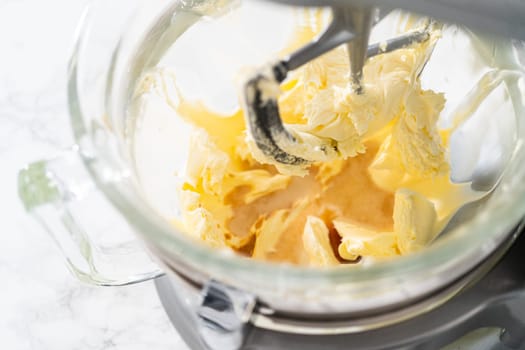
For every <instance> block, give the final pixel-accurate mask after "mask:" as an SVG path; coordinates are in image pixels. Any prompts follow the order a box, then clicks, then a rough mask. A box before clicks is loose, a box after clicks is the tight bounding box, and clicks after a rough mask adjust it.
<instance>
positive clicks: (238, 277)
mask: <svg viewBox="0 0 525 350" xmlns="http://www.w3.org/2000/svg"><path fill="white" fill-rule="evenodd" d="M391 16H394V17H395V16H400V15H399V14H393V15H391ZM298 18H299V17H298V16H297V10H296V9H292V8H288V7H280V6H278V5H274V4H267V3H262V2H261V3H259V2H252V1H244V2H240V1H230V0H209V1H205V0H193V1H168V0H148V1H146V0H115V1H109V2H108V1H94V2H92V4H91V5H90V7H89V9H88V10H87V11H86V13H85V15H84V17H83V19H82V21H81V25H80V27H79V30H78V35H77V39H76V42H75V45H74V49H73V53H72V55H71V61H70V66H69V71H68V74H69V76H68V78H69V80H68V86H67V92H68V97H69V109H70V119H71V125H72V130H73V133H74V136H75V139H76V145H75V146H74V147H72V148H71V149H70V150H67V151H65V152H64V154H63V155H60V156H59V157H57V158H55V159H52V160H48V161H42V162H37V163H34V164H31V165H29V166H28V167H27V168H26V169H24V170H23V171H21V173H20V176H19V186H20V187H19V189H20V197H21V199H22V201H23V202H24V204H25V206H26V208H27V209H28V211H30V212H31V213H33V214H34V215H35V216H36V217H37V218H38V219H39V220H40V221H41V223H42V224H43V225H44V226H45V227H46V228H47V230H48V232H50V233H51V234H52V237H53V238H54V240H55V241H56V242H57V244H58V245H59V247H60V248H61V249H62V251H63V253H64V254H65V256H66V258H67V262H68V266H69V267H70V269H71V270H72V271H73V272H74V273H75V274H76V275H77V276H78V277H79V278H81V279H82V280H84V281H87V282H90V283H94V284H99V285H122V284H128V283H134V282H138V281H142V280H146V279H150V278H154V277H156V276H159V275H160V274H162V273H164V272H176V273H177V274H179V275H182V276H184V277H185V278H186V279H187V280H189V281H191V282H192V283H193V284H195V285H203V284H205V283H206V281H208V280H210V279H214V280H216V281H219V282H221V283H224V284H227V285H229V286H233V287H235V288H238V289H241V290H244V291H247V292H248V293H253V294H254V295H255V296H256V297H257V298H258V300H260V302H261V303H263V304H265V305H268V306H269V307H271V308H272V309H273V310H274V311H275V312H276V313H278V314H282V315H285V316H286V315H292V316H297V315H298V316H300V317H303V318H309V317H311V318H316V319H319V318H335V319H337V318H340V317H348V316H349V315H351V316H359V315H363V314H367V315H374V314H380V313H382V312H384V311H385V310H397V309H399V308H402V307H405V306H407V305H410V304H414V303H416V302H418V301H419V300H422V299H424V298H425V297H427V296H429V295H431V294H433V293H437V292H438V291H442V290H444V289H446V288H447V286H450V285H451V284H453V282H456V281H458V280H461V279H462V278H464V276H466V275H468V274H469V272H471V271H472V270H473V269H475V268H476V266H478V265H480V264H481V263H482V262H483V261H485V260H487V259H488V258H489V257H490V256H491V255H493V252H494V251H496V249H497V248H498V247H502V246H504V245H507V244H510V243H511V241H512V234H511V229H512V228H513V227H514V226H515V225H516V224H517V222H518V221H519V220H520V219H521V218H522V217H523V215H524V214H525V167H524V166H523V164H525V159H524V158H525V151H524V150H523V140H524V137H525V129H524V120H525V109H524V106H525V101H524V96H525V94H524V93H525V80H524V69H523V67H524V66H523V59H524V57H525V47H524V45H523V43H521V42H514V41H511V40H507V39H495V38H490V37H486V36H482V35H479V34H475V33H471V32H470V31H468V30H465V29H461V28H459V27H456V26H448V27H447V28H446V29H445V30H444V34H443V39H442V41H441V42H440V43H439V44H438V46H437V47H436V49H435V52H434V54H433V56H432V59H431V61H430V62H429V63H428V64H427V66H426V67H425V71H424V73H423V76H422V79H423V84H424V85H425V86H426V87H428V88H432V89H434V90H436V91H441V92H444V93H445V96H446V98H447V105H446V107H445V110H444V111H443V118H442V120H441V121H440V122H441V123H442V124H443V125H447V123H449V124H450V123H451V122H452V119H451V116H454V115H457V113H459V112H461V108H463V107H465V106H462V104H461V103H462V101H464V97H465V96H466V95H467V94H468V93H469V91H471V89H472V88H473V87H475V86H477V85H479V84H480V82H482V83H483V82H484V83H487V84H488V85H490V86H492V87H493V89H492V90H490V91H489V92H488V93H487V94H486V96H485V95H484V96H479V97H480V98H479V102H480V106H479V107H480V108H478V109H477V111H476V113H475V114H474V116H473V117H472V118H471V119H470V120H469V121H468V122H466V123H465V127H464V128H462V129H460V130H458V132H457V133H456V135H455V136H453V137H452V143H451V144H452V146H451V162H452V168H453V175H454V176H456V177H457V178H458V179H460V180H461V179H465V178H468V174H469V172H470V173H472V172H473V171H479V169H477V168H476V164H477V163H476V159H479V158H483V157H489V158H490V157H492V158H491V159H496V160H497V161H500V162H504V164H505V166H504V171H503V172H502V173H501V174H498V176H501V178H500V180H499V185H498V186H497V188H496V189H495V190H494V191H493V192H492V193H491V195H490V196H488V197H487V198H486V199H485V200H483V201H481V202H477V203H476V204H475V205H472V206H471V207H470V210H469V211H468V212H466V213H465V214H464V215H463V216H462V220H455V221H456V222H455V224H454V225H453V227H451V228H450V229H449V230H448V231H447V233H446V234H444V235H443V236H442V237H440V238H439V239H437V240H436V241H435V242H434V243H433V244H432V245H431V246H429V247H428V248H426V249H425V250H423V251H421V252H419V253H415V254H411V255H409V256H404V257H401V258H398V259H394V260H390V261H386V262H377V263H374V264H363V265H356V266H342V267H337V268H325V269H316V268H306V267H297V266H291V265H285V264H273V263H265V262H261V261H255V260H251V259H248V258H245V257H242V256H238V255H236V254H234V253H232V252H225V251H220V250H213V249H211V248H209V247H207V246H205V245H204V244H201V243H200V242H195V241H194V240H193V239H191V238H189V236H188V235H186V234H184V233H182V232H180V231H179V230H177V229H176V227H175V226H174V225H172V224H171V223H170V220H171V219H172V218H173V217H175V216H177V215H178V210H179V208H178V202H177V201H178V199H177V197H176V186H177V181H178V179H177V176H175V175H174V174H175V173H177V172H182V171H183V167H184V162H185V159H186V157H187V151H188V149H187V148H188V145H189V144H188V142H187V140H188V130H189V127H188V125H186V124H184V122H183V121H182V120H181V118H177V116H176V114H175V112H173V111H172V110H171V109H169V108H168V107H169V106H167V104H166V103H165V101H164V100H162V99H158V100H157V101H156V102H154V103H153V102H152V103H150V102H151V101H152V100H151V99H155V98H157V97H155V96H146V97H144V98H142V99H141V102H140V103H139V102H138V99H137V94H136V91H137V87H138V86H139V84H141V83H143V77H144V74H145V73H147V72H154V73H155V74H161V73H162V72H164V71H165V70H166V69H167V68H169V69H170V70H171V71H173V72H175V74H177V76H178V78H180V81H181V84H182V85H184V89H186V91H187V93H188V96H190V97H192V98H199V99H201V100H203V101H204V102H205V103H209V104H210V105H211V106H214V107H216V108H217V109H219V110H222V111H231V110H232V109H235V108H236V107H237V98H236V96H237V92H236V90H235V85H234V82H233V77H232V75H234V73H235V72H236V70H237V69H239V68H240V67H241V66H242V65H245V64H246V63H248V64H249V65H256V64H259V63H264V62H267V61H268V60H270V59H272V58H275V57H276V56H277V55H282V54H283V52H282V49H283V47H284V45H285V43H286V40H287V37H288V35H291V33H292V28H293V26H294V25H296V24H297V23H298V22H297V20H298ZM301 18H302V19H301V20H302V21H303V25H304V24H305V23H304V21H306V22H308V20H305V19H304V17H301ZM269 23H271V25H269ZM392 23H394V22H390V24H388V23H387V24H384V25H383V24H380V25H379V27H378V28H379V29H376V32H375V34H374V35H375V36H376V37H377V38H379V37H381V35H384V34H389V35H393V34H395V31H396V29H395V28H396V27H395V26H393V25H391V24H392ZM306 24H308V23H306ZM483 79H484V80H483ZM145 101H150V102H147V103H146V102H145ZM458 111H459V112H458ZM458 154H459V155H461V156H458ZM135 237H139V238H140V239H139V240H138V242H137V241H135ZM147 252H148V253H147ZM158 266H160V268H159V267H158ZM467 283H468V281H466V282H465V283H462V284H461V285H459V286H457V288H454V289H453V290H450V291H449V292H448V293H447V294H446V295H447V296H446V297H444V298H443V300H440V301H439V302H436V303H435V305H437V304H439V303H440V302H443V301H444V299H446V298H447V297H450V296H452V295H453V294H454V293H456V292H458V291H459V290H460V289H461V288H462V287H464V286H465V284H467ZM435 305H430V306H429V307H432V306H435ZM427 309H428V308H427Z"/></svg>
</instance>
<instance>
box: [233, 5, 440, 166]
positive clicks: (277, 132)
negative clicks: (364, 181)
mask: <svg viewBox="0 0 525 350" xmlns="http://www.w3.org/2000/svg"><path fill="white" fill-rule="evenodd" d="M332 14H333V19H332V22H331V23H330V25H329V26H328V27H327V29H326V30H325V31H324V32H323V33H322V34H321V35H320V36H319V38H317V39H316V40H315V41H313V42H311V43H309V44H308V45H306V46H304V47H302V48H300V49H299V50H297V51H296V52H294V53H292V54H291V55H290V56H288V57H286V58H284V59H283V60H280V61H278V62H277V63H275V64H273V65H271V66H270V67H269V69H268V67H267V68H266V69H263V70H261V71H258V72H256V73H255V74H254V76H253V77H252V78H250V79H249V80H248V81H247V82H246V84H245V86H244V96H243V97H244V105H245V110H246V116H247V121H248V126H249V131H250V133H251V136H252V137H253V140H254V141H255V144H256V145H257V147H258V148H259V149H260V150H261V151H262V152H263V154H264V155H266V156H267V157H271V158H273V159H275V160H276V161H277V162H279V163H283V164H288V165H303V164H307V163H309V162H312V161H315V159H304V158H302V157H299V156H296V155H293V154H290V153H288V152H287V151H285V149H287V148H290V146H292V144H293V143H295V142H297V141H296V140H295V138H294V137H293V136H292V135H291V134H290V132H288V131H287V130H286V128H285V127H284V125H283V122H282V119H281V116H280V114H279V107H278V103H277V96H276V95H275V94H272V93H271V90H272V87H275V86H278V84H279V83H281V82H282V81H283V80H284V79H285V78H286V76H287V74H288V72H290V71H292V70H294V69H297V68H299V67H300V66H302V65H303V64H305V63H307V62H309V61H311V60H313V59H315V58H316V57H319V56H321V55H322V54H324V53H326V52H328V51H330V50H332V49H334V48H336V47H338V46H340V45H342V44H346V45H347V47H348V54H349V64H350V84H351V86H352V89H353V91H354V92H355V93H356V94H361V93H363V92H364V91H363V87H362V86H361V79H362V75H363V66H364V64H365V61H366V59H367V58H369V57H373V56H376V55H379V54H383V53H388V52H391V51H393V50H397V49H400V48H404V47H408V46H410V45H412V44H415V43H421V42H423V41H426V40H428V38H429V37H430V33H429V32H428V31H427V30H420V31H413V32H410V33H407V34H405V35H402V36H399V37H396V38H394V39H390V40H388V41H385V42H381V43H376V44H373V45H368V37H369V34H370V29H371V27H372V24H373V22H374V19H375V18H376V17H377V12H376V11H375V10H373V9H370V8H356V9H353V8H333V9H332ZM325 147H330V145H326V146H325ZM325 150H326V151H329V150H328V149H325ZM332 151H337V150H332Z"/></svg>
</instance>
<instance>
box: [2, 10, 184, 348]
mask: <svg viewBox="0 0 525 350" xmlns="http://www.w3.org/2000/svg"><path fill="white" fill-rule="evenodd" d="M87 2H88V1H87V0H46V1H38V0H0V43H1V49H0V52H1V54H0V161H1V163H0V164H1V166H0V213H2V214H0V218H1V220H2V230H1V233H0V279H1V280H2V284H3V286H2V288H1V289H0V314H1V315H2V317H0V348H2V349H10V350H30V349H31V350H33V349H34V350H47V349H49V350H91V349H97V350H110V349H126V350H142V349H155V350H165V349H166V350H167V349H187V347H186V346H185V345H184V344H183V342H182V340H181V338H180V336H179V335H178V334H177V333H176V331H175V330H174V329H173V328H172V326H171V324H170V323H169V320H168V318H167V316H166V315H165V314H164V311H163V309H162V307H161V305H160V301H159V300H158V298H157V295H156V292H155V289H154V286H153V284H152V283H151V282H147V283H143V284H139V285H134V286H127V287H117V288H108V287H106V288H104V287H92V286H88V285H85V284H82V283H80V282H78V281H77V280H76V279H75V278H74V277H73V276H72V275H71V274H70V273H69V272H68V270H67V268H66V266H65V264H64V262H63V260H62V257H61V256H60V253H59V251H58V250H57V249H56V248H55V246H54V245H53V244H52V242H51V240H50V239H49V237H48V236H47V235H46V233H45V232H43V231H42V230H41V229H40V228H39V227H38V226H37V225H36V223H34V222H33V221H31V220H30V218H29V217H28V216H27V215H26V214H25V212H24V209H23V207H22V205H21V204H20V202H19V201H18V199H17V187H16V177H17V172H18V170H19V169H20V168H22V167H23V166H24V165H25V164H27V163H29V162H32V161H35V160H38V159H42V158H49V157H51V156H53V155H54V154H56V153H57V152H59V151H60V150H61V149H63V148H65V147H68V146H69V145H71V143H72V137H71V133H70V128H69V123H68V117H67V106H66V90H65V86H66V64H67V58H68V53H69V49H70V45H71V41H72V36H73V33H74V29H75V25H76V22H77V20H78V18H79V16H80V14H81V11H82V9H83V7H84V6H85V5H86V4H87Z"/></svg>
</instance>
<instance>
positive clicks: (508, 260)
mask: <svg viewBox="0 0 525 350" xmlns="http://www.w3.org/2000/svg"><path fill="white" fill-rule="evenodd" d="M519 230H523V227H522V225H520V227H519V229H517V230H516V233H515V236H517V237H518V238H517V239H516V241H515V242H514V244H513V245H512V246H511V248H510V249H509V250H508V251H507V252H506V254H505V255H504V257H503V258H502V259H501V260H500V261H499V262H498V263H497V265H496V266H495V267H494V268H492V269H491V270H490V271H489V272H488V273H486V274H484V275H483V277H482V278H481V279H480V280H479V281H478V282H477V283H475V284H473V285H472V286H471V287H470V288H468V289H467V290H465V291H463V292H462V293H461V294H459V295H457V296H456V297H454V298H452V299H451V300H450V301H448V302H446V303H445V304H443V305H442V306H440V307H438V308H436V309H434V310H432V311H430V312H427V313H424V314H422V315H420V316H417V317H414V318H412V319H409V320H408V321H404V322H401V323H397V324H395V325H391V326H387V327H382V328H378V329H375V330H371V331H365V332H360V333H351V334H338V335H302V334H289V333H284V332H277V331H271V330H267V329H261V328H258V327H255V326H253V325H251V324H250V323H249V322H248V323H247V325H246V327H244V328H242V331H239V332H234V333H235V334H236V335H237V336H238V338H237V339H235V338H232V334H230V335H229V336H228V337H225V338H221V337H220V336H217V334H221V332H224V333H228V330H229V329H230V328H231V329H236V324H235V320H229V322H228V320H227V319H226V321H225V324H216V325H214V324H211V328H210V323H209V322H208V323H207V325H206V326H207V328H206V327H205V329H208V330H209V331H210V334H206V330H204V334H203V325H202V314H200V315H199V316H197V312H196V311H195V310H196V309H195V305H194V304H192V302H191V300H192V299H193V300H195V295H193V296H191V295H190V294H191V293H193V294H195V290H191V288H188V286H187V285H186V286H185V284H186V283H185V282H184V281H182V280H181V279H179V278H178V277H176V276H164V277H161V278H158V279H157V280H156V282H155V283H156V287H157V291H158V294H159V297H160V299H161V301H162V304H163V305H164V308H165V310H166V312H167V314H168V316H169V318H170V319H171V321H172V323H173V325H174V326H175V328H176V329H177V330H178V331H179V333H180V335H181V336H182V338H183V339H184V340H185V341H186V343H187V344H188V346H189V347H190V348H191V349H193V350H204V349H211V348H213V349H233V348H236V347H237V348H240V349H252V350H262V349H287V350H293V349H301V350H318V349H366V350H379V349H407V350H409V349H410V350H415V349H417V350H423V349H440V348H442V347H444V346H446V345H448V344H451V343H453V342H454V341H456V340H457V339H458V338H461V337H462V336H464V335H465V334H467V333H469V332H471V331H473V330H477V329H480V328H484V327H494V328H497V329H500V330H501V331H498V333H497V334H496V335H495V336H494V335H492V340H490V339H491V338H487V339H488V340H487V341H485V342H484V343H478V345H476V346H475V347H471V348H472V349H480V350H485V349H487V350H488V349H492V350H496V349H523V350H525V257H524V253H525V235H519V233H520V232H519ZM518 235H519V236H518ZM503 249H504V248H503ZM485 269H486V267H485ZM479 270H483V266H480V267H479V268H478V272H479ZM472 273H476V271H473V272H472ZM207 292H208V294H204V295H202V296H201V297H200V300H204V301H206V298H208V299H209V300H208V301H210V300H211V304H212V308H218V309H220V308H221V307H223V308H224V307H228V305H224V304H221V298H220V295H219V297H218V298H216V297H215V295H217V294H214V291H210V290H208V291H207ZM201 307H202V306H201ZM228 327H230V328H228ZM203 339H206V341H204V340H203ZM221 341H225V342H224V343H221ZM207 344H208V345H207ZM236 344H237V345H236ZM480 344H483V345H480ZM209 345H211V346H209ZM460 348H461V349H466V348H465V347H452V349H460Z"/></svg>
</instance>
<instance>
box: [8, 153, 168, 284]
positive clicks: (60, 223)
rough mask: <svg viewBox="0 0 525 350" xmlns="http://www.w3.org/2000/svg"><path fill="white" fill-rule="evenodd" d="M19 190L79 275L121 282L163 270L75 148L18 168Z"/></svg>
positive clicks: (149, 276)
mask: <svg viewBox="0 0 525 350" xmlns="http://www.w3.org/2000/svg"><path fill="white" fill-rule="evenodd" d="M18 194H19V197H20V199H21V201H22V203H23V204H24V206H25V208H26V210H27V212H28V213H30V214H31V215H32V216H33V217H34V218H35V219H36V220H37V222H38V223H39V224H40V225H41V226H42V227H43V228H44V229H45V231H47V232H48V233H49V235H50V236H51V238H52V239H53V241H54V242H55V244H56V245H57V246H58V248H59V249H60V250H61V252H62V254H63V255H64V257H65V258H66V262H67V266H68V267H69V269H70V270H71V271H72V272H73V274H74V275H75V276H76V277H77V278H78V279H80V280H82V281H84V282H87V283H90V284H94V285H101V286H121V285H127V284H132V283H138V282H142V281H146V280H150V279H153V278H156V277H158V276H161V275H162V274H163V272H162V271H161V270H160V269H159V267H158V266H157V265H156V264H155V263H154V262H153V260H152V258H151V257H150V255H149V254H148V253H147V251H146V249H145V248H144V247H143V245H142V244H141V242H140V241H139V240H138V239H137V238H136V237H135V235H134V234H133V228H132V227H131V226H130V225H129V223H128V222H127V221H126V220H125V218H124V217H123V216H122V214H120V213H119V212H118V211H117V210H116V209H115V208H114V207H113V205H112V204H111V203H109V201H108V200H107V199H106V198H105V196H104V195H103V193H101V191H100V190H99V189H98V188H97V187H96V185H95V184H94V182H93V180H92V179H91V177H90V175H89V173H88V171H87V170H86V168H85V166H84V164H83V162H82V159H81V155H80V154H79V152H78V147H73V148H72V149H70V150H67V151H65V152H64V153H63V154H62V155H60V156H59V157H56V158H54V159H50V160H44V161H38V162H35V163H32V164H29V165H28V166H26V167H25V168H24V169H22V170H21V171H20V172H19V174H18Z"/></svg>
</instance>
